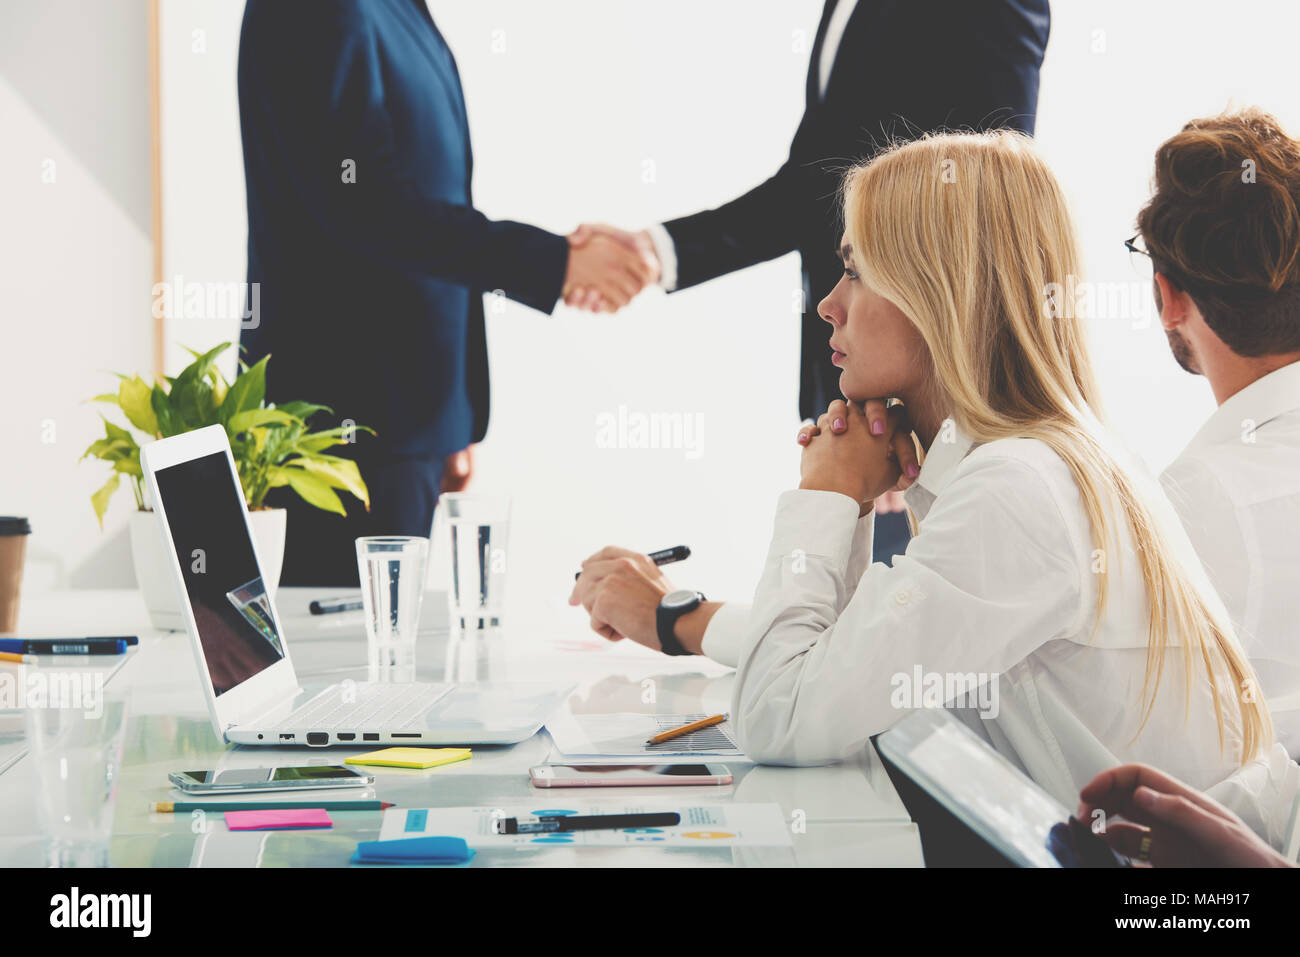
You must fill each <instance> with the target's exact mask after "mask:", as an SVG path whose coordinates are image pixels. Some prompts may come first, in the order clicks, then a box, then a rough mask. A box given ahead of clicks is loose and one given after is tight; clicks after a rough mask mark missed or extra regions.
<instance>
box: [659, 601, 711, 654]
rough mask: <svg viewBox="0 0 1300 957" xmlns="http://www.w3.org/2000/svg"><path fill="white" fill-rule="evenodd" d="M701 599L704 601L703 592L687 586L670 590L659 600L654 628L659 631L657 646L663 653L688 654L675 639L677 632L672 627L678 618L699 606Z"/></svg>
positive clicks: (675, 624)
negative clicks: (692, 589)
mask: <svg viewBox="0 0 1300 957" xmlns="http://www.w3.org/2000/svg"><path fill="white" fill-rule="evenodd" d="M702 601H705V598H704V593H703V592H698V591H691V590H690V589H689V588H681V589H678V590H677V591H670V592H669V593H668V594H667V595H664V597H663V599H662V600H661V601H660V602H659V608H658V609H657V610H656V611H655V628H656V630H657V631H658V632H659V647H660V648H662V649H663V651H664V654H666V655H689V654H690V652H689V651H687V650H686V649H685V648H683V647H682V643H681V642H680V641H678V640H677V634H676V632H674V631H673V629H674V628H675V627H676V626H677V619H678V618H680V617H682V615H685V614H686V613H687V612H692V611H694V610H695V609H697V608H699V607H700V602H702Z"/></svg>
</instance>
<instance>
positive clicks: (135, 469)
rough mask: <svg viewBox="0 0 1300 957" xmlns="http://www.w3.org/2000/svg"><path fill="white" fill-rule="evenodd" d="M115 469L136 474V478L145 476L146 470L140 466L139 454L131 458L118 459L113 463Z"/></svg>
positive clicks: (125, 473)
mask: <svg viewBox="0 0 1300 957" xmlns="http://www.w3.org/2000/svg"><path fill="white" fill-rule="evenodd" d="M113 471H114V472H121V473H122V474H124V475H134V476H135V477H136V478H144V470H143V469H141V468H140V457H139V455H138V454H137V455H135V456H134V457H131V458H124V459H118V460H117V461H116V462H114V463H113Z"/></svg>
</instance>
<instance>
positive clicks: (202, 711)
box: [0, 588, 923, 867]
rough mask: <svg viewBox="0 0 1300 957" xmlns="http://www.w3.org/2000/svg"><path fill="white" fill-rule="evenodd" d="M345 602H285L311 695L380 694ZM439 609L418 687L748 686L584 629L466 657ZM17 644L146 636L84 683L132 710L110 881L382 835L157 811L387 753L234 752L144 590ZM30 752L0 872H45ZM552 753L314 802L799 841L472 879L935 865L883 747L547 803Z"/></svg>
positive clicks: (338, 855) (321, 863)
mask: <svg viewBox="0 0 1300 957" xmlns="http://www.w3.org/2000/svg"><path fill="white" fill-rule="evenodd" d="M340 593H341V592H340V590H338V589H329V590H319V589H297V588H281V589H280V590H279V592H278V594H277V597H276V607H277V610H278V612H279V614H280V617H281V618H282V619H283V622H282V624H283V628H284V632H285V635H286V638H287V641H288V645H289V650H290V654H291V655H292V657H293V661H294V667H295V669H296V670H297V672H298V677H299V682H300V683H301V684H302V685H303V687H304V688H305V689H307V690H314V689H315V688H318V687H324V686H325V685H327V684H329V683H332V682H335V681H340V680H342V679H344V678H353V679H354V680H365V677H366V667H365V656H366V641H365V633H364V625H363V623H362V619H361V613H360V612H345V613H342V614H334V615H326V616H319V617H316V616H311V615H309V614H308V613H307V606H308V603H309V602H310V600H311V599H313V598H319V597H325V596H327V595H328V596H334V595H338V594H340ZM424 610H425V613H424V615H423V616H422V621H421V629H420V639H419V642H418V651H417V677H418V678H419V679H420V680H426V681H441V680H445V679H448V680H492V681H510V680H517V681H524V680H526V681H554V682H556V683H562V682H564V683H572V684H573V685H575V686H576V687H575V690H574V691H573V692H572V693H571V694H570V695H569V698H568V701H567V703H566V705H565V707H567V708H569V709H570V710H571V711H572V712H574V713H582V712H587V713H605V712H648V713H653V712H660V713H680V714H688V713H700V712H707V713H717V712H719V711H725V710H727V709H728V707H729V701H730V696H731V684H732V681H733V680H734V675H733V673H732V672H731V670H730V669H728V668H725V667H723V666H721V665H718V664H716V663H714V662H711V661H708V660H706V659H703V658H696V657H690V658H669V657H665V656H663V655H659V654H656V653H654V652H651V651H649V650H648V649H645V648H641V647H639V646H636V645H634V644H633V643H632V642H630V641H625V642H619V643H616V644H609V643H607V642H605V641H603V640H601V639H600V638H598V637H596V636H595V635H592V634H590V633H589V632H584V631H583V630H582V629H581V628H580V627H575V628H574V629H572V630H570V631H568V632H567V633H565V634H536V633H528V634H522V633H516V632H517V631H519V630H518V629H517V630H516V631H511V630H509V629H507V631H506V632H505V633H504V634H500V635H497V636H495V637H493V638H491V639H489V640H486V641H485V640H482V639H480V640H478V641H477V642H472V643H471V642H466V641H464V640H459V641H457V640H455V639H453V638H452V637H451V636H449V634H448V632H447V629H446V626H445V620H446V599H445V595H444V594H442V593H439V592H430V593H428V594H427V595H426V598H425V605H424ZM19 633H20V634H23V635H41V634H44V635H57V634H62V635H77V634H83V635H90V634H100V635H105V634H138V635H139V636H140V643H139V646H138V647H137V648H135V649H132V650H131V651H130V652H129V653H128V654H127V655H126V656H125V659H124V660H123V659H122V658H113V657H99V658H96V659H91V660H87V659H82V660H81V663H80V667H83V668H90V669H104V670H105V672H106V673H107V672H112V674H111V677H110V678H109V679H108V685H107V687H108V689H109V690H110V691H111V692H112V693H114V694H123V695H125V696H126V698H127V701H128V707H129V709H130V711H129V718H128V721H127V725H126V730H125V745H124V753H123V767H122V775H121V779H120V782H119V786H118V790H117V801H116V809H115V815H114V823H113V834H112V840H111V845H110V863H111V864H112V865H113V866H116V867H212V866H216V867H221V866H267V867H275V866H281V867H339V866H347V864H348V859H349V857H350V856H351V854H352V852H353V850H354V849H355V847H356V844H357V842H359V841H365V840H375V839H376V838H377V837H378V834H379V825H380V812H378V811H334V812H331V814H330V816H331V819H332V820H333V822H334V826H333V828H332V829H329V830H306V831H261V832H258V831H245V832H232V831H228V830H226V827H225V824H224V822H223V821H222V820H221V818H220V815H216V814H209V815H207V816H206V818H205V820H204V821H202V822H201V823H200V825H198V826H196V824H195V822H194V821H192V819H191V817H190V816H189V815H184V814H177V815H164V814H153V813H150V811H149V810H148V805H149V804H150V802H153V801H166V800H172V799H180V798H183V795H181V794H179V792H176V791H174V790H173V789H172V788H171V787H170V785H169V784H168V781H167V774H168V772H170V771H176V770H197V769H207V768H238V767H266V766H275V765H295V764H297V765H306V764H338V763H342V761H343V759H344V758H345V757H347V756H348V755H349V754H355V753H361V752H364V751H366V750H372V749H373V745H372V746H369V747H360V748H355V749H344V748H331V749H323V748H247V747H235V746H229V745H225V744H223V743H222V742H220V741H219V740H218V738H217V736H216V734H215V732H214V731H213V729H212V725H211V721H210V719H209V717H208V712H207V707H206V704H205V701H204V697H203V694H202V691H201V689H200V685H199V681H198V677H197V673H196V670H195V665H194V659H193V652H192V651H191V648H190V642H189V638H188V636H187V635H185V634H184V633H170V632H158V631H153V630H151V629H150V628H149V625H148V618H147V615H146V614H145V609H144V604H143V602H142V600H141V599H140V596H139V594H138V593H137V592H135V591H125V590H122V591H65V592H58V593H49V594H44V595H40V594H38V595H25V596H24V597H23V604H22V608H21V613H20V620H19ZM60 663H61V664H62V662H60ZM44 664H45V661H43V662H42V665H44ZM647 699H648V700H647ZM18 738H20V734H19V735H18V736H17V737H16V736H15V734H14V733H13V731H12V728H11V729H10V734H9V738H8V741H7V743H6V740H5V738H4V737H3V736H0V769H3V770H2V771H0V865H3V866H11V867H12V866H32V865H40V864H42V863H43V858H42V855H43V838H42V835H41V825H40V817H39V807H38V802H39V794H38V791H39V786H40V785H39V781H38V777H37V775H36V772H35V769H34V767H33V766H32V764H33V762H32V761H31V760H29V759H28V758H27V757H25V756H20V755H21V753H22V742H21V740H19V739H18ZM6 749H8V750H7V751H6ZM552 751H553V745H552V742H551V739H550V736H549V735H548V734H547V733H546V731H545V730H543V731H541V732H539V733H538V734H536V735H534V736H533V737H532V738H530V739H529V740H527V741H524V742H522V743H520V744H517V745H514V746H511V747H476V748H474V751H473V756H472V757H471V758H470V759H469V760H468V761H463V762H460V763H457V764H452V765H446V766H443V767H440V768H434V769H430V770H428V771H415V770H407V769H395V768H394V769H386V768H371V769H368V770H369V771H370V772H371V773H374V775H375V778H376V782H375V785H374V788H373V789H372V790H371V791H369V792H364V793H363V792H362V791H361V790H360V789H348V790H346V791H336V792H320V791H315V792H310V793H311V795H312V796H313V797H315V796H320V795H322V794H324V797H323V798H322V800H326V801H328V800H346V799H357V798H377V799H379V800H383V801H391V802H393V803H395V804H396V805H397V806H398V807H402V808H411V807H457V806H488V807H502V806H512V805H520V804H529V803H535V802H537V801H538V800H539V797H541V796H546V800H545V801H544V802H543V803H544V804H545V805H546V806H548V807H553V806H555V801H556V798H555V796H556V795H557V794H560V793H563V795H564V804H565V806H566V807H589V806H590V807H599V806H600V805H601V804H636V803H641V802H644V803H645V804H647V805H656V804H657V805H662V804H664V803H668V802H672V803H678V802H680V803H683V804H695V803H709V804H716V803H725V802H733V801H734V802H748V803H775V804H777V805H779V807H780V809H781V813H782V815H783V816H784V817H785V819H786V821H787V823H788V824H789V825H790V826H791V831H792V847H791V848H722V847H713V848H708V847H701V848H698V849H697V848H673V847H654V846H650V845H647V846H638V847H618V848H608V847H606V848H598V847H563V846H560V847H556V846H549V845H548V846H538V847H528V848H514V847H511V848H502V849H499V850H497V849H482V848H480V850H479V853H478V854H477V855H476V857H475V858H474V861H473V864H472V866H492V865H508V866H520V865H524V866H570V867H571V866H690V867H700V866H706V867H707V866H734V865H770V866H875V867H917V866H922V865H923V860H922V856H921V845H920V839H919V836H918V833H917V829H916V826H915V825H914V824H913V823H912V822H911V820H910V818H909V817H908V814H907V811H906V810H905V809H904V807H903V805H902V802H901V801H900V800H899V798H898V795H897V793H896V792H895V791H894V788H893V786H892V785H891V784H890V782H889V779H888V777H887V775H886V773H885V770H884V768H883V766H882V765H881V763H880V760H879V758H878V757H877V756H876V755H875V753H874V751H871V750H870V749H868V751H866V752H864V753H863V754H862V755H861V756H860V758H859V759H857V760H856V761H852V762H846V763H841V764H837V765H831V766H827V767H817V768H778V767H763V766H758V765H754V764H752V763H751V762H748V761H745V760H736V759H734V758H710V759H708V760H710V761H714V762H719V763H725V764H726V765H727V766H728V767H730V768H731V770H732V772H733V774H734V776H735V783H734V784H733V785H730V786H727V787H721V788H718V787H710V788H703V787H673V788H608V789H604V788H584V789H566V790H565V791H563V792H559V791H555V790H545V791H543V790H539V789H536V788H534V787H533V786H532V785H531V783H530V781H529V777H528V768H530V767H532V766H534V765H538V764H543V763H546V762H547V761H548V760H549V759H550V758H551V755H552ZM6 753H7V754H8V760H6ZM6 764H8V767H7V768H6ZM304 796H305V795H304ZM251 797H252V796H251V795H250V798H251ZM267 797H273V796H267Z"/></svg>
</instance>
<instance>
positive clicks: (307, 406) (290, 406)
mask: <svg viewBox="0 0 1300 957" xmlns="http://www.w3.org/2000/svg"><path fill="white" fill-rule="evenodd" d="M276 408H277V409H279V410H280V411H281V412H288V413H289V414H290V415H294V416H297V417H298V418H300V419H302V420H303V421H304V422H306V421H307V420H308V419H310V418H311V417H312V416H313V415H315V414H316V413H317V412H330V413H332V412H333V411H334V410H333V409H331V408H330V407H329V406H328V405H317V404H316V403H314V402H300V401H298V400H297V399H292V400H290V401H288V402H281V403H280V404H279V405H277V406H276Z"/></svg>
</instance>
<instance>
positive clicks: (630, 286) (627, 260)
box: [560, 233, 656, 312]
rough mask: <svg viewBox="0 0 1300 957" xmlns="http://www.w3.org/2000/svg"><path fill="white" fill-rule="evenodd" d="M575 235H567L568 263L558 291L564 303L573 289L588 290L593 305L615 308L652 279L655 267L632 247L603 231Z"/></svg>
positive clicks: (607, 308) (605, 310) (615, 309)
mask: <svg viewBox="0 0 1300 957" xmlns="http://www.w3.org/2000/svg"><path fill="white" fill-rule="evenodd" d="M574 235H576V233H575V234H574ZM574 235H571V236H570V237H569V265H568V268H567V269H566V270H565V273H564V286H563V288H562V289H561V293H560V294H561V295H562V296H563V297H564V301H565V302H566V303H567V302H569V300H570V298H572V296H573V294H574V292H575V290H578V289H584V290H591V291H592V292H593V293H594V296H595V298H594V299H591V300H590V301H591V302H593V303H594V305H593V306H592V308H594V309H595V310H596V311H599V312H617V311H618V310H619V309H622V308H623V307H624V306H626V305H627V304H628V303H629V302H631V301H632V299H633V297H635V296H636V294H637V293H639V292H640V291H641V290H642V289H644V288H645V287H646V286H647V285H648V284H649V283H651V282H653V281H654V279H653V277H654V276H655V274H656V273H655V271H654V270H653V269H651V267H650V265H649V264H648V263H647V262H646V261H645V259H644V257H642V256H641V254H640V253H638V252H637V251H636V250H635V249H629V248H628V247H627V246H626V245H624V244H623V243H622V242H619V241H618V240H617V239H614V238H613V237H611V236H607V235H604V234H600V235H593V236H587V237H586V238H584V239H582V241H580V242H575V240H574Z"/></svg>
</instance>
